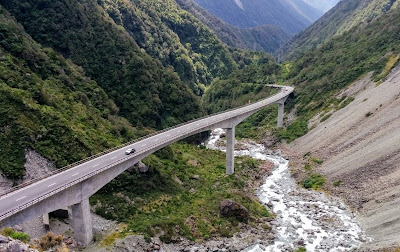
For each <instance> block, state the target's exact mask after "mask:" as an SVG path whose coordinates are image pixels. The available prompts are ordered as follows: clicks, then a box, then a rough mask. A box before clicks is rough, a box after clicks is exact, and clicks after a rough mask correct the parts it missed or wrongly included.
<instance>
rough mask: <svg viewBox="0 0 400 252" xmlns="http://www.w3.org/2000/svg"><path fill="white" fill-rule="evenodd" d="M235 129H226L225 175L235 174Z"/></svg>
mask: <svg viewBox="0 0 400 252" xmlns="http://www.w3.org/2000/svg"><path fill="white" fill-rule="evenodd" d="M234 149H235V127H232V128H227V129H226V174H227V175H231V174H233V173H235V156H234Z"/></svg>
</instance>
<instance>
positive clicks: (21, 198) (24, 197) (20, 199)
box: [15, 196, 26, 201]
mask: <svg viewBox="0 0 400 252" xmlns="http://www.w3.org/2000/svg"><path fill="white" fill-rule="evenodd" d="M23 198H26V196H24V197H21V198H19V199H17V200H15V201H18V200H22V199H23Z"/></svg>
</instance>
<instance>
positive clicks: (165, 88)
mask: <svg viewBox="0 0 400 252" xmlns="http://www.w3.org/2000/svg"><path fill="white" fill-rule="evenodd" d="M0 3H2V4H3V6H5V8H6V9H8V10H9V11H10V12H11V14H13V15H14V16H15V17H16V18H17V20H18V22H20V23H21V24H22V25H23V26H24V27H25V29H26V31H27V32H28V33H29V34H30V35H31V36H32V37H33V38H34V39H36V40H37V41H38V42H40V43H42V44H43V45H45V46H50V47H52V48H54V49H56V50H57V51H58V52H60V53H62V54H63V55H64V56H65V57H66V58H70V59H71V60H72V61H73V62H74V63H76V64H77V65H80V66H82V67H83V69H84V71H85V73H86V74H87V75H88V76H90V77H92V78H93V79H95V80H96V81H97V82H98V83H99V85H101V86H102V87H103V88H104V90H105V91H106V92H107V94H108V95H109V96H110V98H112V99H113V100H114V101H115V103H116V104H117V106H118V107H119V109H120V114H121V115H123V116H124V117H126V118H127V119H128V120H129V121H130V122H131V123H133V124H135V125H145V126H150V127H154V128H162V127H166V126H170V125H173V124H176V123H178V122H182V121H186V120H189V119H192V118H194V117H196V116H198V115H199V114H200V113H201V109H200V105H199V102H198V99H197V97H195V95H194V94H193V92H192V91H191V90H189V88H188V87H187V85H185V84H184V83H183V82H182V81H181V80H180V79H179V77H178V76H177V75H176V74H175V73H173V70H172V69H168V68H164V67H163V66H162V64H161V63H160V62H159V61H157V60H154V59H152V58H151V57H150V56H149V55H148V54H146V53H145V52H143V51H142V50H141V49H140V48H139V47H138V46H137V44H136V42H135V40H134V39H133V38H132V36H130V35H129V33H128V32H126V31H125V29H121V27H119V26H118V25H117V24H115V22H114V21H113V20H112V19H111V18H109V16H108V15H107V13H106V12H105V11H104V10H103V9H102V8H101V6H99V4H98V2H97V1H93V0H85V1H77V0H63V1H46V0H35V1H8V0H7V1H3V0H2V1H0Z"/></svg>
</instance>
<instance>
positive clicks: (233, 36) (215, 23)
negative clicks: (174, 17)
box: [176, 0, 291, 53]
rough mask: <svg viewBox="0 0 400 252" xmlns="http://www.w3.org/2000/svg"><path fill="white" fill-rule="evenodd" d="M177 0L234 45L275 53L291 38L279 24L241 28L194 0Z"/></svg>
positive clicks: (228, 43)
mask: <svg viewBox="0 0 400 252" xmlns="http://www.w3.org/2000/svg"><path fill="white" fill-rule="evenodd" d="M176 2H177V3H178V4H179V5H180V6H181V7H182V8H183V9H185V10H187V11H188V12H190V13H192V14H193V15H194V16H195V17H196V18H197V19H199V20H200V21H202V22H203V23H204V24H205V25H207V26H208V27H209V28H210V29H211V30H213V32H214V33H215V34H216V35H217V36H218V37H219V38H220V39H221V40H222V41H223V42H224V43H226V44H227V45H229V46H232V47H236V48H243V49H250V50H256V51H265V52H268V53H274V52H275V51H276V50H277V49H278V48H279V47H280V46H281V45H283V44H285V42H287V41H288V40H289V39H290V38H291V34H289V33H287V32H286V31H285V30H284V29H282V28H280V27H278V26H274V25H261V26H257V27H254V28H246V29H241V28H238V27H236V26H233V25H230V24H228V23H225V22H224V21H222V20H221V19H219V18H217V17H216V16H214V15H212V14H210V13H209V12H208V11H206V10H205V9H203V8H201V7H200V6H199V5H197V4H196V3H195V2H194V1H192V0H176Z"/></svg>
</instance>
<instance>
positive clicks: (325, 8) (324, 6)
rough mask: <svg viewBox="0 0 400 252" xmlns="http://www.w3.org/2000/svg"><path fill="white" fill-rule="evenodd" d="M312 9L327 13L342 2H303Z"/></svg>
mask: <svg viewBox="0 0 400 252" xmlns="http://www.w3.org/2000/svg"><path fill="white" fill-rule="evenodd" d="M303 1H304V2H306V3H308V4H309V5H311V6H312V7H314V8H316V9H319V10H321V11H323V12H327V11H328V10H330V9H331V8H332V7H334V6H335V5H336V4H337V3H338V2H339V1H340V0H303Z"/></svg>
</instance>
